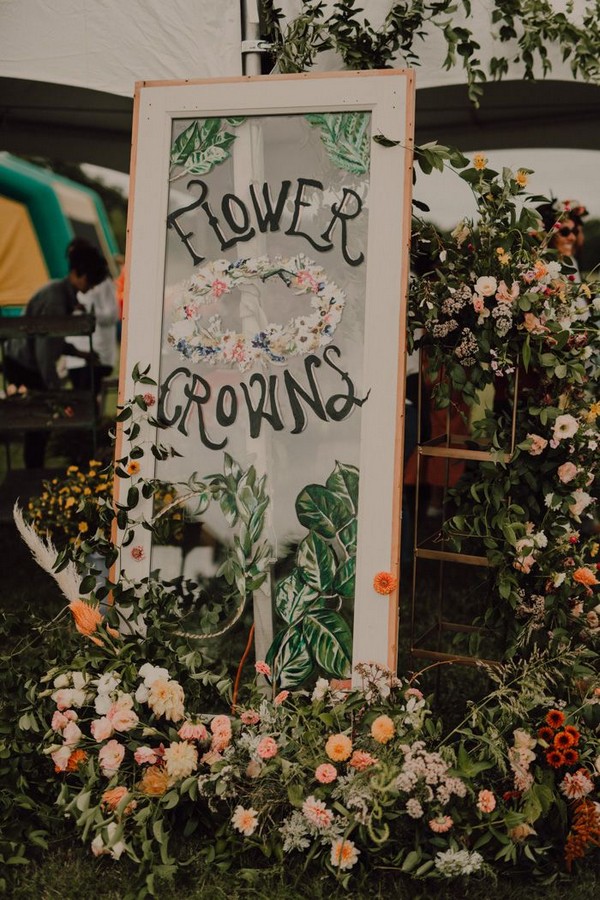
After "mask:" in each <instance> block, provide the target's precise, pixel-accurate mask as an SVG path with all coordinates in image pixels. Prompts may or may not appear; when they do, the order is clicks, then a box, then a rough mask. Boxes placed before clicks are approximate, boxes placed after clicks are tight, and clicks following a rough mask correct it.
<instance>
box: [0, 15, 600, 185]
mask: <svg viewBox="0 0 600 900" xmlns="http://www.w3.org/2000/svg"><path fill="white" fill-rule="evenodd" d="M330 3H333V0H330ZM276 5H279V6H281V7H282V8H283V10H284V12H285V14H286V16H287V20H289V18H290V17H291V18H293V16H294V15H296V14H297V13H298V12H299V11H300V10H301V8H302V3H301V0H276ZM391 5H392V0H364V2H363V3H362V6H363V8H364V10H365V12H364V13H363V15H364V16H366V17H367V18H368V19H369V21H370V22H371V24H372V25H374V26H378V25H379V24H380V23H381V22H382V21H383V18H384V17H385V15H386V13H387V12H388V10H389V9H390V6H391ZM566 5H567V4H566V3H565V2H561V0H554V6H555V8H556V10H557V11H564V10H565V8H566ZM493 6H494V2H493V0H478V2H477V3H474V4H473V15H472V17H471V18H469V19H464V17H462V18H461V16H460V15H459V14H458V13H456V14H455V15H454V17H453V24H454V25H455V26H460V25H466V26H467V27H468V28H469V29H470V30H471V31H472V32H473V33H474V34H475V36H476V38H477V40H478V42H479V44H480V46H481V50H480V51H479V53H478V55H479V57H480V59H481V62H482V65H483V68H484V69H486V68H487V63H488V62H489V60H490V59H491V58H492V57H493V56H506V57H508V58H510V57H511V56H512V55H514V53H515V51H516V45H514V46H513V45H511V44H510V43H509V44H503V43H500V42H499V41H498V40H497V38H496V37H495V36H494V29H493V27H492V25H491V10H492V8H493ZM584 6H585V0H575V6H574V8H575V13H574V14H577V12H578V11H579V12H581V11H582V10H583V8H584ZM244 8H247V9H249V10H250V13H251V14H252V10H253V9H255V6H254V5H253V0H246V2H245V3H244V2H243V0H202V2H197V0H127V2H123V0H3V2H2V3H0V113H1V118H0V121H1V123H2V124H1V126H0V128H1V131H0V147H1V148H2V149H6V150H10V151H12V152H15V153H31V154H35V153H37V154H43V155H46V156H50V157H62V158H63V159H70V160H73V161H78V162H91V163H96V164H98V165H103V166H107V167H112V168H118V169H121V170H122V171H126V170H127V168H128V165H129V143H130V133H131V108H132V100H131V98H132V96H133V89H134V83H135V82H136V81H140V80H144V79H145V80H154V79H185V78H206V77H208V78H211V77H222V76H231V75H239V74H241V71H242V55H241V40H242V30H243V29H242V15H243V9H244ZM285 21H286V20H285V19H284V24H285ZM415 50H416V52H417V54H418V55H419V58H420V60H421V65H420V66H419V67H418V68H417V89H418V100H417V142H418V143H424V142H426V141H429V140H438V141H440V142H441V143H447V144H453V145H457V146H460V147H461V148H462V149H464V150H469V149H474V148H481V147H485V148H488V149H490V148H494V147H496V148H499V147H515V146H520V147H549V146H550V147H551V146H554V147H565V146H568V147H574V148H581V149H597V148H598V147H599V146H600V87H599V86H597V85H589V84H582V83H578V82H577V81H576V80H575V79H574V78H573V76H572V74H571V72H570V69H569V66H568V64H567V63H563V62H562V61H561V59H560V57H559V54H558V53H557V51H556V48H551V47H549V48H548V51H549V57H550V59H551V61H552V64H553V65H552V72H551V77H550V78H549V79H544V80H539V81H535V82H531V81H529V82H524V81H523V80H522V68H520V67H519V65H513V66H511V69H510V72H509V77H508V78H506V79H505V80H503V81H501V82H494V83H490V84H487V85H486V86H485V92H484V97H483V100H482V103H481V106H480V108H479V109H476V108H475V107H474V106H473V105H472V104H471V103H470V102H469V100H468V97H467V90H466V85H465V77H464V73H463V70H462V68H461V66H460V63H459V64H458V65H457V66H455V67H453V68H451V69H450V70H448V71H447V70H445V69H443V68H442V63H443V60H444V57H445V53H446V47H445V42H444V39H443V36H442V35H441V33H440V31H439V29H436V28H434V29H430V31H429V32H428V33H427V35H426V38H425V39H424V40H423V41H420V40H418V39H417V40H416V42H415ZM341 67H342V63H341V60H340V59H339V58H337V57H336V56H335V54H333V53H331V52H330V53H326V54H320V55H319V56H318V58H317V68H319V69H339V68H341ZM540 74H541V73H540Z"/></svg>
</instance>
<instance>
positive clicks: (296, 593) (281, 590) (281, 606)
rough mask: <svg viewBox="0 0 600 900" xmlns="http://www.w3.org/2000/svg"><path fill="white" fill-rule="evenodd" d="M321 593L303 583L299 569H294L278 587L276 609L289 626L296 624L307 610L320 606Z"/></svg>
mask: <svg viewBox="0 0 600 900" xmlns="http://www.w3.org/2000/svg"><path fill="white" fill-rule="evenodd" d="M319 602H320V601H319V593H318V591H315V590H314V589H313V588H312V587H311V586H310V585H309V584H306V582H304V581H302V579H301V578H300V575H299V573H298V570H297V569H294V571H293V572H291V573H290V575H288V576H287V577H286V578H284V579H282V580H281V581H280V582H279V584H278V585H277V590H276V592H275V608H276V609H277V612H278V613H279V615H280V616H281V618H282V619H283V620H284V622H287V624H288V625H291V624H292V622H295V621H296V620H297V619H298V618H299V617H300V616H302V615H303V614H304V613H305V612H306V611H307V610H309V609H310V608H311V606H314V605H316V604H318V603H319Z"/></svg>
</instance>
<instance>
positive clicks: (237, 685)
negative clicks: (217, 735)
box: [231, 623, 254, 715]
mask: <svg viewBox="0 0 600 900" xmlns="http://www.w3.org/2000/svg"><path fill="white" fill-rule="evenodd" d="M253 640H254V623H252V628H251V629H250V633H249V635H248V641H247V643H246V649H245V650H244V652H243V654H242V658H241V659H240V664H239V666H238V670H237V672H236V676H235V683H234V685H233V694H232V696H231V713H232V715H233V714H234V713H235V707H236V705H237V696H238V691H239V688H240V680H241V678H242V670H243V668H244V665H245V663H246V660H247V659H248V654H249V653H250V648H251V647H252V641H253Z"/></svg>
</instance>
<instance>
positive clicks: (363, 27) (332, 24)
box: [260, 0, 600, 105]
mask: <svg viewBox="0 0 600 900" xmlns="http://www.w3.org/2000/svg"><path fill="white" fill-rule="evenodd" d="M364 5H365V4H363V6H364ZM260 7H261V13H262V22H263V31H264V33H265V34H266V36H267V38H268V40H269V41H270V42H271V44H272V47H273V54H274V58H275V61H276V63H277V66H278V67H279V69H280V71H282V72H302V71H305V70H306V69H308V68H310V67H311V66H312V65H314V63H315V61H316V58H317V56H318V54H319V53H322V52H324V51H326V50H333V51H335V52H336V53H338V54H339V56H340V58H341V60H342V62H343V64H344V66H345V67H346V68H348V69H388V68H391V67H394V66H398V65H407V66H418V65H419V64H420V54H419V42H424V41H425V40H426V39H427V37H428V35H430V34H431V31H432V29H434V30H435V29H437V30H439V31H441V33H442V35H443V37H444V40H445V42H446V57H445V59H444V60H443V61H442V62H441V66H442V67H443V68H444V69H447V70H448V69H452V68H454V67H455V66H456V65H459V64H460V65H462V67H463V69H464V72H465V75H466V78H467V86H468V93H469V99H470V100H471V101H472V102H473V103H474V104H475V105H478V103H479V99H480V97H481V95H482V93H483V87H482V84H483V83H484V82H486V81H487V80H488V78H491V79H493V80H500V79H502V78H504V77H505V76H506V75H507V74H508V72H509V70H510V68H511V67H512V66H513V65H515V64H522V65H523V67H524V78H526V79H534V78H535V76H536V69H537V68H540V69H541V73H542V76H543V77H546V76H547V75H549V74H550V72H551V71H552V63H551V60H550V58H549V53H548V48H549V47H556V48H558V50H559V51H560V53H561V55H562V58H563V60H565V61H566V60H568V61H569V65H570V68H571V72H572V73H573V76H574V77H577V78H578V79H580V80H582V81H585V82H593V83H598V81H599V80H600V63H599V56H598V46H599V44H600V3H599V0H592V2H589V3H588V4H587V5H586V7H585V9H584V12H583V15H582V16H581V20H580V21H577V20H576V18H575V16H574V14H573V9H572V4H567V9H566V10H565V11H559V12H557V11H556V10H555V8H554V6H553V4H552V3H551V2H550V0H496V3H495V4H494V6H493V9H492V10H491V16H490V23H489V26H490V30H491V32H492V34H493V35H494V37H496V38H497V39H498V41H499V42H500V44H504V45H506V44H507V43H508V42H516V50H514V51H513V50H512V49H511V50H510V51H509V52H508V53H507V54H506V55H498V56H494V57H492V59H491V60H490V62H489V65H488V71H487V72H486V71H485V70H484V68H483V66H482V63H481V61H480V59H479V58H478V56H477V54H478V52H479V50H480V45H479V43H478V42H477V37H476V34H475V33H474V31H473V30H472V29H471V28H469V27H468V26H469V23H470V20H471V19H472V15H473V10H472V4H471V2H470V0H405V2H402V3H390V9H389V12H388V13H387V15H386V17H385V19H384V21H383V23H382V25H381V27H379V28H375V27H373V25H372V24H371V23H370V22H369V20H368V19H367V18H366V17H365V15H364V13H365V9H364V8H361V6H359V5H358V4H357V3H356V0H340V2H338V3H335V4H334V5H333V6H330V5H329V4H327V3H325V2H324V0H303V2H302V4H301V12H300V13H299V15H297V16H296V17H295V18H293V19H291V20H290V21H289V22H287V23H284V21H283V20H284V15H283V12H282V10H281V8H280V7H278V6H277V5H276V4H275V3H274V2H273V0H260ZM458 22H460V24H457V23H458Z"/></svg>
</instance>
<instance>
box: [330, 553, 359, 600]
mask: <svg viewBox="0 0 600 900" xmlns="http://www.w3.org/2000/svg"><path fill="white" fill-rule="evenodd" d="M355 576H356V558H355V557H354V556H351V557H350V559H347V560H346V561H345V562H344V563H342V565H341V566H339V568H338V570H337V572H336V573H335V578H334V581H333V590H334V591H335V593H336V594H339V595H340V597H343V598H344V599H345V600H352V598H353V597H354V589H355V581H356V578H355Z"/></svg>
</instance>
